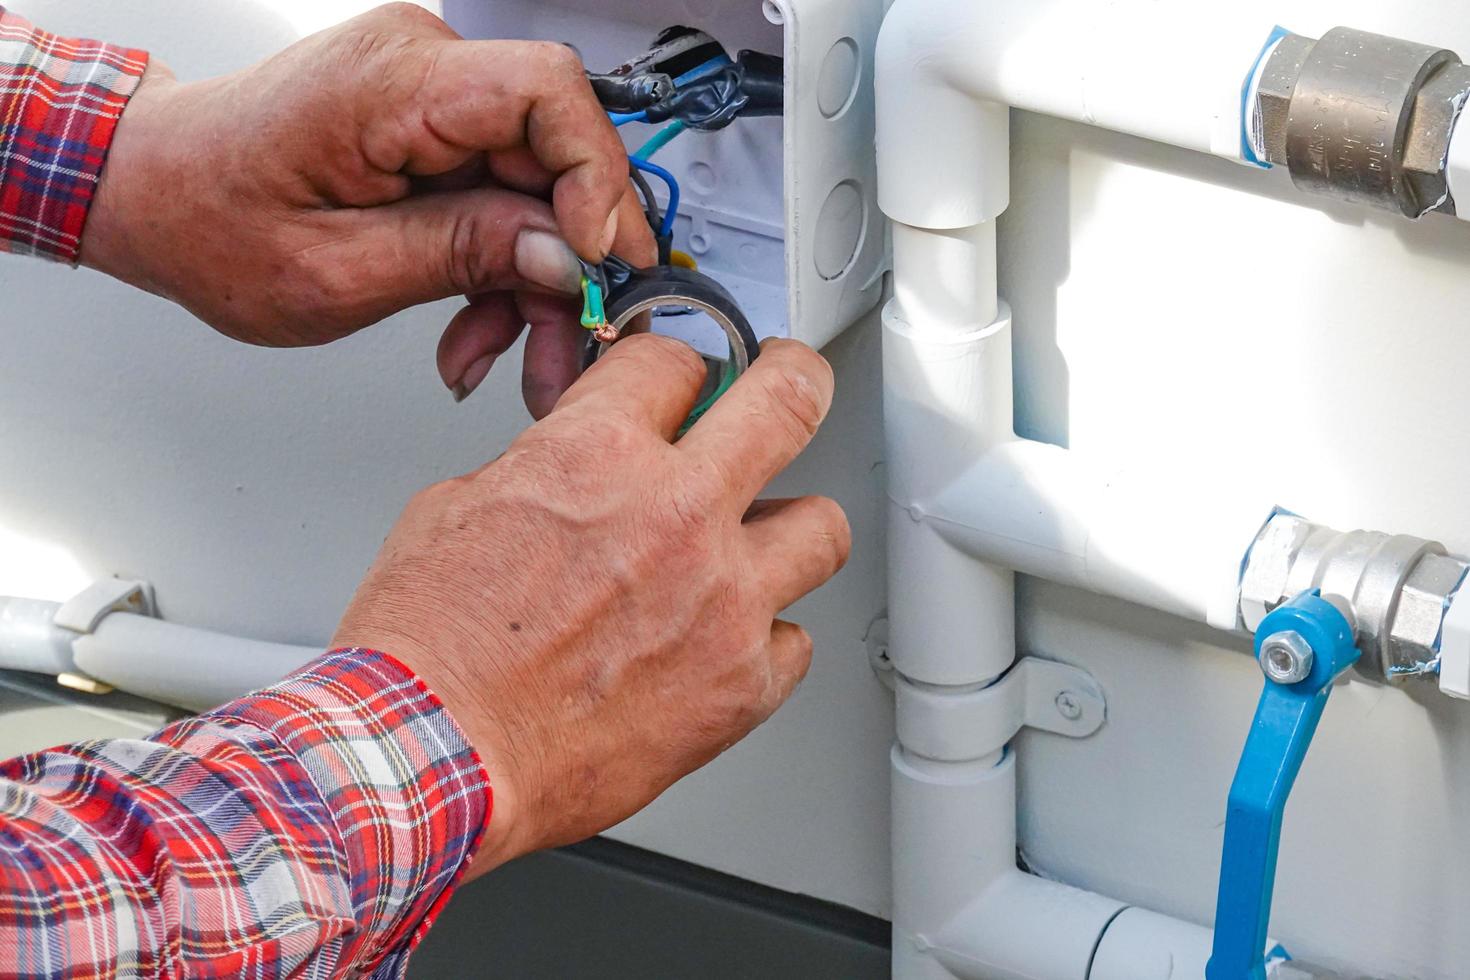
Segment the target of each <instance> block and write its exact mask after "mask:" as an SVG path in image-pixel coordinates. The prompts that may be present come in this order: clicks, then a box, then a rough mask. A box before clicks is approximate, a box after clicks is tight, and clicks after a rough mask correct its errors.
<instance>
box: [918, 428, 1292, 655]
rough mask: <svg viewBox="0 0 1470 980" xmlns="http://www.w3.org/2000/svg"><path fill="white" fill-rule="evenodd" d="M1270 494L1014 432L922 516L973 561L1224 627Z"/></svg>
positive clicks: (1233, 613) (1232, 616) (1230, 625)
mask: <svg viewBox="0 0 1470 980" xmlns="http://www.w3.org/2000/svg"><path fill="white" fill-rule="evenodd" d="M1273 504H1274V502H1273V501H1272V500H1271V499H1269V498H1265V497H1261V496H1257V495H1253V494H1250V493H1246V492H1242V491H1240V490H1239V489H1238V488H1234V487H1231V486H1229V485H1228V482H1227V483H1220V484H1216V483H1210V482H1201V483H1198V484H1195V483H1187V484H1186V483H1181V482H1180V481H1179V479H1178V477H1177V475H1173V474H1169V473H1166V472H1159V471H1150V470H1141V469H1134V470H1129V469H1124V470H1118V469H1109V468H1104V467H1098V466H1094V465H1091V464H1090V463H1089V462H1088V461H1087V460H1086V458H1085V457H1082V456H1079V455H1078V454H1077V453H1073V452H1068V451H1067V450H1065V449H1061V448H1058V447H1056V446H1049V445H1044V444H1042V443H1036V442H1029V441H1025V440H1020V439H1017V440H1013V441H1011V442H1008V443H1004V444H1002V445H999V446H996V447H995V448H993V449H992V450H990V451H989V452H988V453H986V454H985V455H984V456H983V457H981V458H980V459H979V460H977V461H975V463H974V464H973V465H972V466H971V467H970V468H969V469H967V470H966V471H965V472H964V473H962V474H960V476H959V477H958V478H957V479H956V480H955V481H954V482H952V483H951V484H950V485H949V486H948V487H947V488H945V489H944V490H943V491H941V492H940V494H939V495H938V496H937V497H936V498H935V499H934V500H933V501H932V503H931V505H930V513H929V514H928V520H930V521H931V522H933V523H934V526H935V527H936V528H937V529H938V531H939V533H940V534H941V536H943V537H944V538H945V539H946V540H948V541H950V542H952V543H954V544H955V545H956V546H957V547H959V548H960V549H961V550H963V551H964V552H965V553H967V554H970V555H973V556H975V557H977V558H980V559H983V560H984V561H987V562H991V563H994V564H998V565H1001V566H1004V567H1005V568H1011V569H1015V570H1016V571H1019V572H1024V573H1026V574H1028V575H1035V576H1038V577H1041V578H1045V579H1047V580H1049V581H1053V582H1060V583H1062V584H1065V585H1072V586H1076V587H1077V588H1082V589H1086V590H1088V591H1090V592H1096V593H1099V594H1102V595H1111V596H1115V597H1117V598H1120V599H1127V600H1129V601H1130V602H1136V603H1139V604H1140V605H1145V606H1150V607H1152V608H1154V609H1161V610H1163V611H1165V612H1170V613H1174V614H1175V615H1178V616H1185V617H1188V618H1190V619H1194V620H1198V621H1200V622H1206V623H1209V624H1210V625H1212V626H1215V627H1216V628H1218V629H1223V630H1232V629H1235V628H1236V620H1237V605H1238V601H1239V593H1240V589H1239V586H1240V571H1241V566H1242V563H1243V562H1244V559H1245V555H1246V550H1247V549H1248V547H1249V546H1250V543H1251V542H1252V541H1253V540H1254V539H1255V537H1256V535H1257V534H1258V533H1259V532H1260V530H1261V528H1262V527H1264V526H1265V524H1266V522H1267V521H1268V520H1269V519H1270V518H1271V515H1272V514H1273V513H1274V512H1275V510H1274V507H1273Z"/></svg>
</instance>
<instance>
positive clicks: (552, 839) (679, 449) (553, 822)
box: [333, 336, 849, 872]
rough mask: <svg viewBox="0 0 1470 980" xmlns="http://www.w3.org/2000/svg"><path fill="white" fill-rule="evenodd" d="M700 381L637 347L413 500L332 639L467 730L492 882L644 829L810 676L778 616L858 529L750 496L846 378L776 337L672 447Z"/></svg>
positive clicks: (839, 558) (837, 558)
mask: <svg viewBox="0 0 1470 980" xmlns="http://www.w3.org/2000/svg"><path fill="white" fill-rule="evenodd" d="M703 374H704V370H703V367H702V365H701V362H700V359H699V358H698V357H697V356H696V355H695V354H694V352H693V351H692V350H691V349H690V348H688V347H687V346H685V345H684V344H682V343H680V342H679V341H675V340H669V339H667V338H663V337H656V336H636V337H629V338H627V339H625V340H623V341H620V342H619V343H618V344H617V345H616V346H614V347H613V348H612V350H611V351H610V352H609V353H608V354H607V355H606V356H605V357H604V358H602V360H600V361H599V362H598V363H597V364H596V365H595V366H594V367H593V368H592V369H591V370H590V371H588V372H587V374H586V375H585V376H584V377H582V379H581V380H579V381H578V382H577V383H576V384H575V385H573V386H572V388H571V389H570V390H569V391H568V392H567V393H566V395H565V396H564V397H563V398H562V399H561V401H560V403H558V405H557V406H556V410H555V411H554V412H552V413H551V415H550V416H548V417H547V418H546V419H545V420H544V421H542V422H540V423H539V424H537V425H535V426H532V427H531V428H530V429H528V430H527V431H526V432H525V433H524V434H522V435H521V437H520V438H519V439H517V440H516V441H515V442H514V443H513V444H512V445H511V447H510V449H509V450H507V451H506V453H505V454H504V455H503V456H501V457H500V458H499V459H497V460H496V461H494V462H493V463H490V464H489V465H488V466H486V467H485V468H484V469H481V470H480V471H479V472H477V473H473V474H470V475H469V476H465V477H460V478H458V479H454V480H450V481H448V482H446V483H441V484H439V485H437V486H433V487H430V488H429V489H428V490H425V491H423V492H422V493H421V494H419V495H418V496H417V497H416V498H414V500H413V502H412V503H410V504H409V505H408V508H407V510H406V511H405V512H404V514H403V516H402V518H401V519H400V520H399V522H398V526H397V527H396V528H395V529H394V531H393V533H392V534H391V535H390V536H389V538H388V541H387V543H386V544H385V545H384V546H383V550H382V552H381V553H380V554H379V556H378V560H377V562H376V563H375V564H374V566H373V568H372V570H371V571H370V572H369V573H368V576H367V578H366V579H365V580H364V581H363V584H362V586H361V587H360V588H359V589H358V593H357V596H356V597H355V598H354V599H353V601H352V605H351V606H350V607H349V608H348V611H347V614H346V616H345V617H344V619H343V621H342V624H341V626H340V627H339V629H338V631H337V635H336V636H335V637H334V638H333V644H334V645H336V646H365V647H373V648H377V649H381V650H386V651H388V652H390V653H392V654H394V655H396V656H397V657H399V658H400V659H402V660H403V661H404V662H405V663H407V664H408V665H409V666H410V667H411V668H412V669H413V670H415V671H416V672H417V673H418V674H419V675H420V676H421V677H423V678H424V680H425V681H426V682H427V683H428V685H429V687H430V689H432V690H433V691H435V692H436V693H437V694H438V695H439V696H440V697H441V698H442V699H443V700H444V702H445V703H446V705H447V706H448V707H449V710H450V713H451V714H453V715H454V717H455V718H456V719H457V720H458V721H459V723H460V724H461V725H462V726H463V727H464V728H465V729H466V731H467V732H468V734H469V737H470V740H471V742H472V743H473V744H474V745H475V747H476V748H477V749H478V750H479V752H480V754H481V756H482V758H483V759H484V761H485V765H486V768H487V769H488V770H489V773H490V781H491V785H492V786H493V788H494V794H495V802H494V808H493V815H492V817H491V825H490V831H489V834H488V836H487V838H486V843H485V845H484V847H483V848H482V853H481V855H480V857H479V858H478V859H477V860H476V862H475V869H476V871H479V872H483V871H486V870H488V869H489V868H491V867H494V866H495V865H497V864H500V863H502V862H504V861H506V860H509V859H510V858H513V857H516V856H518V855H520V854H524V853H527V852H529V851H532V850H535V849H538V848H543V847H552V846H555V845H558V844H563V843H567V842H569V841H575V840H580V839H582V838H584V837H588V836H590V835H592V834H595V833H597V832H599V831H601V830H603V829H605V828H607V827H609V826H611V825H612V824H614V823H617V822H618V821H619V820H622V819H623V818H625V817H627V816H629V815H630V814H632V813H634V812H636V811H637V810H639V809H641V808H642V807H643V806H645V805H646V804H647V803H649V802H650V801H651V800H652V799H653V798H654V797H656V796H657V795H658V794H659V793H661V792H663V790H664V789H666V788H667V787H668V786H669V785H671V784H672V783H673V782H674V781H675V780H677V779H679V778H680V777H682V776H684V775H685V774H687V773H689V772H691V771H692V770H694V769H696V768H698V767H699V766H701V765H703V764H704V763H706V762H708V761H709V760H710V759H712V758H714V757H715V756H716V755H718V754H719V753H720V752H722V751H724V750H725V749H727V748H729V747H730V746H731V745H733V744H734V743H735V742H736V741H738V740H739V739H740V738H742V737H743V736H745V735H746V734H747V733H748V732H749V731H750V730H751V729H752V728H754V727H755V726H756V725H758V724H759V723H760V722H761V721H763V720H765V718H766V717H768V716H769V715H770V714H771V712H773V711H775V709H776V708H777V707H778V706H779V705H780V704H781V703H782V702H783V701H784V700H785V699H786V697H787V696H788V695H789V694H790V693H791V692H792V690H793V689H794V688H795V686H796V684H797V682H798V681H799V680H801V678H802V676H803V675H804V674H805V673H806V669H807V665H808V662H809V660H810V658H811V639H810V637H808V636H807V634H806V632H805V631H804V630H802V629H801V628H800V627H799V626H796V625H794V624H792V623H788V622H783V621H781V620H778V619H776V616H777V615H778V614H779V613H780V612H781V610H783V609H785V608H786V607H787V606H789V605H791V604H792V603H793V602H795V601H796V600H797V599H799V598H801V596H803V595H805V594H806V593H807V592H809V591H811V590H812V589H814V588H816V587H817V586H818V585H820V584H822V583H823V582H825V581H826V580H827V579H828V578H830V577H831V576H832V575H833V574H835V573H836V572H837V570H838V569H839V568H841V567H842V564H843V563H844V562H845V561H846V560H847V553H848V547H849V532H848V527H847V521H846V518H845V517H844V516H843V514H842V511H841V509H840V508H838V506H837V505H836V504H835V503H834V502H833V501H831V500H828V499H826V498H822V497H803V498H800V499H796V500H780V501H762V502H758V503H756V504H754V505H752V499H753V498H754V497H755V495H756V494H757V493H759V492H760V491H761V489H762V488H763V487H764V486H765V485H766V484H767V482H769V481H770V479H771V478H772V477H773V476H775V475H776V474H777V473H779V472H780V471H781V470H782V469H783V468H785V466H786V465H787V464H788V463H789V462H790V461H791V460H792V459H793V458H795V456H796V455H797V453H799V452H800V451H801V450H802V449H803V448H804V447H805V446H806V444H807V442H808V441H809V440H810V439H811V437H812V434H813V433H814V432H815V431H816V428H817V426H818V424H819V423H820V422H821V420H822V418H823V417H824V416H825V415H826V412H827V408H828V406H829V404H830V403H831V398H832V373H831V370H830V368H828V366H827V363H826V362H825V361H824V360H822V358H821V357H820V356H818V355H817V354H816V353H814V352H813V351H812V350H811V349H810V348H807V347H804V346H802V345H800V344H797V343H795V342H793V341H770V342H768V343H767V344H766V345H765V347H764V351H763V353H762V355H761V357H760V359H759V360H757V361H756V362H755V363H754V364H753V365H752V366H751V368H750V370H749V371H748V372H747V373H746V374H745V375H744V376H743V377H741V379H740V380H739V381H738V382H736V384H735V385H734V387H732V388H731V389H730V391H729V392H727V393H726V394H725V395H724V397H722V398H721V399H720V400H719V401H718V402H717V403H716V404H715V406H714V407H713V408H712V409H711V410H710V411H709V412H708V413H707V414H706V415H705V416H704V417H703V418H701V419H700V420H699V422H697V423H696V424H695V425H694V427H693V428H692V429H691V430H690V431H689V433H688V434H687V435H685V436H684V437H683V438H682V439H680V440H679V441H678V442H672V440H673V438H674V434H675V433H676V432H677V431H678V429H679V426H680V424H681V423H682V422H683V420H684V418H685V416H686V415H687V414H688V413H689V411H690V409H692V408H693V406H694V404H695V400H696V398H697V396H698V393H699V387H700V382H701V381H702V379H703Z"/></svg>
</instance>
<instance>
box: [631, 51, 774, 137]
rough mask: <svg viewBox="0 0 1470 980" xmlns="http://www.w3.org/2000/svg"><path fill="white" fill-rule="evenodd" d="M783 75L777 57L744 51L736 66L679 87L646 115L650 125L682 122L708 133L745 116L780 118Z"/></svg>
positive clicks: (727, 67) (647, 110) (650, 107)
mask: <svg viewBox="0 0 1470 980" xmlns="http://www.w3.org/2000/svg"><path fill="white" fill-rule="evenodd" d="M783 75H784V65H783V62H782V60H781V59H780V58H778V57H776V56H775V55H769V54H762V53H761V52H759V51H742V52H740V57H739V58H737V59H736V60H735V61H734V62H733V63H731V64H728V65H725V66H723V67H721V68H718V69H715V70H714V71H712V72H710V73H709V74H707V75H703V76H701V77H699V78H697V79H695V80H694V81H692V82H687V83H685V84H684V85H681V86H679V88H677V89H676V90H675V91H674V94H673V95H671V96H669V97H668V98H667V99H664V100H663V101H662V102H659V103H657V104H655V105H652V106H649V107H648V108H647V109H645V110H644V112H645V113H646V115H647V117H648V121H649V122H664V121H666V120H670V119H678V120H679V121H681V122H683V123H684V125H686V126H688V127H689V128H690V129H697V130H702V131H704V132H713V131H714V130H718V129H724V128H725V127H726V126H728V125H730V124H731V123H732V122H734V121H735V120H736V118H738V117H742V116H779V115H780V114H781V110H782V106H783V104H784V101H785V100H784V95H785V92H784V77H783Z"/></svg>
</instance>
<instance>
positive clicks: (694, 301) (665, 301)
mask: <svg viewBox="0 0 1470 980" xmlns="http://www.w3.org/2000/svg"><path fill="white" fill-rule="evenodd" d="M659 306H688V307H693V308H694V309H697V310H699V311H700V312H702V313H704V314H705V315H707V316H708V317H709V318H710V319H711V320H714V321H715V323H717V324H719V325H720V327H721V329H723V330H724V331H725V338H726V340H728V341H729V343H730V363H731V364H732V365H734V367H735V373H736V374H740V373H743V372H744V371H745V369H746V368H747V367H749V366H750V362H751V361H754V360H755V359H756V357H757V356H758V355H759V354H760V341H759V340H758V339H757V338H756V336H755V331H754V330H753V329H751V326H750V321H749V320H747V319H746V318H745V314H744V313H743V312H741V310H740V306H739V304H738V303H736V302H735V297H733V296H731V295H730V291H729V290H727V289H726V288H725V287H724V286H721V285H720V284H719V283H718V282H716V281H715V280H713V279H711V278H710V277H709V276H707V275H705V274H704V273H702V272H696V271H695V270H693V269H683V268H679V267H678V266H671V265H660V266H655V267H653V268H652V269H638V270H636V271H634V272H633V273H632V275H630V276H629V277H628V279H627V281H626V282H623V283H620V284H619V285H617V286H614V287H613V288H612V290H611V291H610V292H609V293H608V294H607V296H605V297H604V298H603V309H604V311H605V312H606V315H607V322H608V323H610V324H612V325H613V326H614V327H617V328H618V329H619V330H620V331H621V330H622V328H623V327H625V326H627V325H628V324H629V323H630V322H631V321H632V320H633V318H634V317H636V316H637V315H638V314H640V313H644V312H647V311H649V310H652V309H654V308H655V307H659ZM613 343H617V341H613ZM609 346H610V345H609V344H604V343H600V342H598V340H597V338H596V337H593V336H592V335H591V334H590V333H589V334H588V335H587V347H586V349H585V351H584V352H583V355H582V369H583V370H584V371H585V370H586V369H587V368H589V367H591V366H592V365H593V364H594V363H595V362H596V361H597V359H598V358H599V357H601V356H602V354H603V352H604V351H605V350H606V349H607V348H608V347H609Z"/></svg>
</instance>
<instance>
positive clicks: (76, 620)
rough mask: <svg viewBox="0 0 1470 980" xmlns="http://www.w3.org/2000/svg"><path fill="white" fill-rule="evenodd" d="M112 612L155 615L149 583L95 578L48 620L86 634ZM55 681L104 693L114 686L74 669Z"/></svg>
mask: <svg viewBox="0 0 1470 980" xmlns="http://www.w3.org/2000/svg"><path fill="white" fill-rule="evenodd" d="M115 612H125V613H135V614H137V615H139V616H156V615H158V609H157V606H156V604H155V603H154V599H153V586H152V585H151V584H149V583H148V582H141V581H134V580H132V579H122V578H103V579H98V580H97V581H95V582H93V583H92V584H91V585H89V586H87V587H86V588H85V589H83V590H82V591H81V592H78V593H77V594H76V595H74V596H72V597H71V598H70V599H68V600H67V601H66V602H65V603H63V604H62V606H61V608H60V609H58V610H56V615H55V616H54V617H52V622H53V623H54V624H55V625H56V626H58V627H60V628H61V629H64V630H69V631H70V632H72V633H76V634H78V635H80V636H86V635H87V634H89V633H91V632H92V631H94V630H95V629H97V624H99V623H101V622H102V620H104V619H106V618H107V616H108V615H110V614H111V613H115ZM56 683H58V684H60V685H61V686H62V687H66V688H70V689H71V690H73V691H81V692H83V693H84V694H108V693H110V692H112V691H113V690H114V687H113V686H112V685H111V684H108V683H107V682H106V681H102V680H98V679H97V678H95V677H93V676H91V675H90V674H85V673H82V672H80V671H76V670H69V671H63V672H62V673H59V674H57V675H56Z"/></svg>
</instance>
